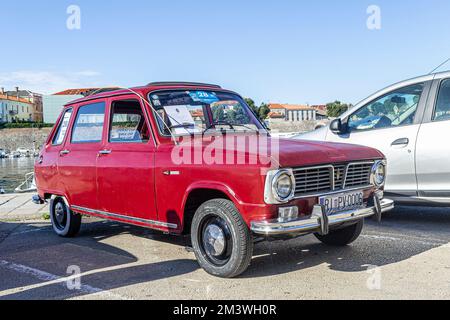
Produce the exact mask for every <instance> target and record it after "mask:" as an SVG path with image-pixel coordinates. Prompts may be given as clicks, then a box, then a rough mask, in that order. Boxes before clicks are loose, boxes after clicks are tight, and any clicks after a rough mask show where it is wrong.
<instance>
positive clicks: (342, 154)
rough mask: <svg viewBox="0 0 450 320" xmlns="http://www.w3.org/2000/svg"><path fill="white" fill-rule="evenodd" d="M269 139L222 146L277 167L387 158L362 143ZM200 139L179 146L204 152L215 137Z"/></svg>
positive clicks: (229, 151)
mask: <svg viewBox="0 0 450 320" xmlns="http://www.w3.org/2000/svg"><path fill="white" fill-rule="evenodd" d="M249 136H250V135H249ZM228 137H230V136H228ZM217 138H218V137H216V139H217ZM219 139H220V138H219ZM266 139H267V142H268V143H267V142H264V141H263V144H264V145H266V146H267V149H265V148H262V149H261V148H256V149H255V148H253V149H251V150H249V148H246V147H245V146H243V144H244V143H245V141H244V142H242V141H240V142H236V143H235V144H234V146H230V145H228V144H226V143H220V144H219V145H220V146H221V148H222V147H224V151H225V153H228V154H230V153H233V154H236V153H237V154H240V155H244V154H245V157H246V159H249V158H248V157H249V156H250V155H251V156H257V157H258V158H259V159H260V160H261V164H263V165H264V166H271V167H275V168H292V167H303V166H315V165H323V164H331V163H338V162H353V161H364V160H373V159H382V158H384V155H383V154H382V153H381V152H379V151H378V150H376V149H373V148H369V147H363V146H358V145H351V144H343V143H331V142H320V141H308V140H297V139H286V138H284V139H279V138H273V137H268V138H267V137H266ZM195 140H196V139H195ZM200 140H201V143H200V142H199V141H198V140H196V141H197V142H195V143H192V142H193V141H190V142H186V141H185V142H184V143H182V144H181V145H180V146H178V148H180V147H181V148H186V147H187V148H194V149H197V148H201V149H203V152H205V150H208V148H211V137H209V138H200ZM178 153H179V152H177V154H178Z"/></svg>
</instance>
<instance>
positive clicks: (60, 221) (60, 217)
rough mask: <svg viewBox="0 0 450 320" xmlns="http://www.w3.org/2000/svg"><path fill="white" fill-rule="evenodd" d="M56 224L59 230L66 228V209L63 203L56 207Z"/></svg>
mask: <svg viewBox="0 0 450 320" xmlns="http://www.w3.org/2000/svg"><path fill="white" fill-rule="evenodd" d="M55 220H56V221H55V222H56V226H57V227H58V229H64V228H65V226H66V209H65V207H64V204H63V203H62V202H58V203H57V204H56V205H55Z"/></svg>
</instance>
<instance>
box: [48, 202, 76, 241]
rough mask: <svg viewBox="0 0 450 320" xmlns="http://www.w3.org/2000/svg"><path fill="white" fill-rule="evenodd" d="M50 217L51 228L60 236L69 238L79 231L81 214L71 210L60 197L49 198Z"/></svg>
mask: <svg viewBox="0 0 450 320" xmlns="http://www.w3.org/2000/svg"><path fill="white" fill-rule="evenodd" d="M50 219H51V221H52V226H53V230H54V231H55V233H56V234H57V235H58V236H60V237H64V238H71V237H74V236H76V235H77V234H78V232H79V231H80V228H81V215H80V214H77V213H74V212H73V211H71V210H70V208H69V207H68V206H67V204H66V202H65V201H64V198H62V197H56V198H54V199H52V200H51V202H50Z"/></svg>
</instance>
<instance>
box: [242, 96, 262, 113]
mask: <svg viewBox="0 0 450 320" xmlns="http://www.w3.org/2000/svg"><path fill="white" fill-rule="evenodd" d="M244 100H245V103H246V104H247V105H248V106H249V107H250V108H252V110H253V111H254V112H255V113H256V114H258V113H259V108H258V107H257V106H256V103H255V101H254V100H253V99H250V98H245V99H244Z"/></svg>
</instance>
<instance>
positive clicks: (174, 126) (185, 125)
mask: <svg viewBox="0 0 450 320" xmlns="http://www.w3.org/2000/svg"><path fill="white" fill-rule="evenodd" d="M190 127H194V128H195V124H193V123H187V122H185V123H180V124H174V125H173V126H170V127H169V129H170V130H172V129H180V128H181V129H184V128H190Z"/></svg>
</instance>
